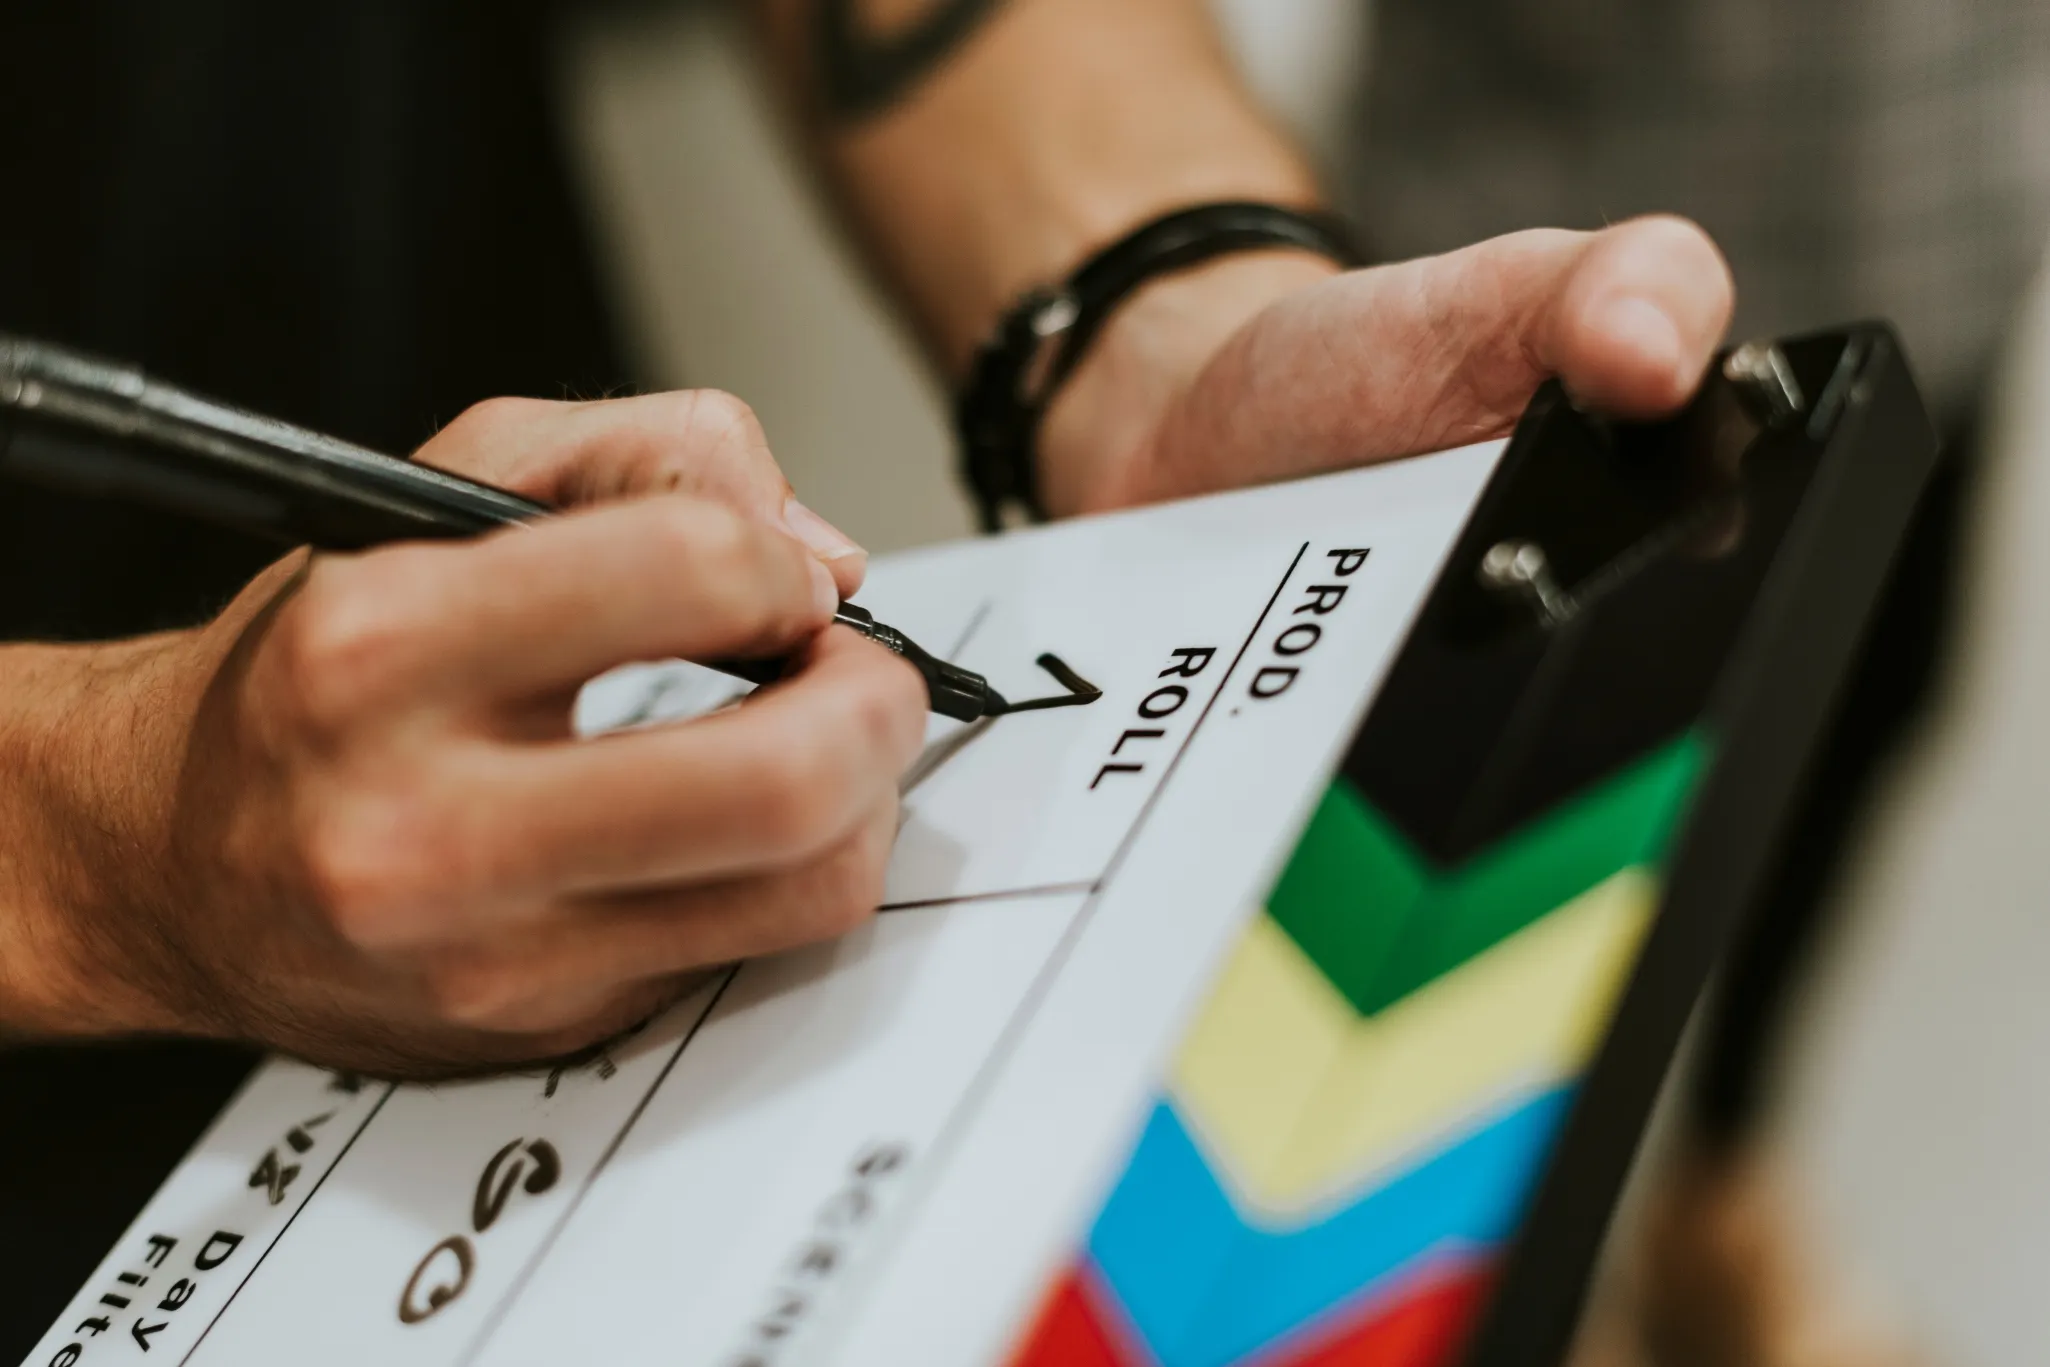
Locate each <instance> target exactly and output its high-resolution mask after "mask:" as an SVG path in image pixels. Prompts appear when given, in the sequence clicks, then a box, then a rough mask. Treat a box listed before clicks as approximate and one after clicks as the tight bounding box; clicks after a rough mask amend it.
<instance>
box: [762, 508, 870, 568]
mask: <svg viewBox="0 0 2050 1367" xmlns="http://www.w3.org/2000/svg"><path fill="white" fill-rule="evenodd" d="M783 525H784V526H786V527H788V528H789V529H790V534H791V535H792V536H794V537H796V538H797V539H798V540H799V541H802V542H803V543H804V544H805V545H807V546H809V547H811V551H812V554H813V555H816V556H817V557H818V558H819V559H821V560H844V559H846V558H847V557H848V556H850V555H860V556H866V555H867V554H868V552H867V551H865V550H863V549H862V548H861V547H859V546H857V545H855V544H854V542H853V541H852V540H850V539H849V538H848V536H847V534H846V533H845V532H843V531H841V530H840V529H839V528H838V527H835V526H834V525H833V524H832V523H830V522H828V521H826V519H824V518H823V517H820V516H819V515H818V514H817V513H815V512H813V511H812V510H811V509H809V508H807V507H805V506H804V505H803V504H802V503H799V502H798V501H797V500H796V499H794V498H793V499H787V500H785V502H784V504H783Z"/></svg>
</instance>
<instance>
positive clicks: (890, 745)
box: [836, 647, 927, 765]
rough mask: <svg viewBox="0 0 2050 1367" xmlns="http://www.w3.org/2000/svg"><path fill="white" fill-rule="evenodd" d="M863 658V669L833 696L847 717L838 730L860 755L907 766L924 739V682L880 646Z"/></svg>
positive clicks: (925, 699) (925, 700)
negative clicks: (859, 748)
mask: <svg viewBox="0 0 2050 1367" xmlns="http://www.w3.org/2000/svg"><path fill="white" fill-rule="evenodd" d="M864 655H865V656H866V657H867V658H866V659H865V667H864V668H863V669H862V670H861V671H860V673H859V675H858V676H857V677H855V678H853V679H849V680H848V681H847V686H846V687H844V688H841V689H839V690H838V691H837V694H836V696H837V697H838V698H839V700H840V705H841V707H842V708H843V709H844V710H845V712H846V714H847V715H846V717H845V719H844V720H843V721H842V723H841V726H842V728H843V730H844V732H845V733H846V734H848V735H850V736H852V737H855V738H858V740H859V741H860V743H861V745H862V747H863V750H864V752H865V753H867V754H870V755H880V756H884V757H886V759H887V762H888V763H890V764H892V765H895V764H897V763H899V762H900V761H903V762H908V761H909V759H910V757H911V755H912V753H913V752H914V751H915V750H916V749H917V746H918V743H919V742H920V741H921V740H922V739H923V738H924V736H925V713H926V702H927V698H926V689H925V683H924V681H923V680H922V679H920V678H919V676H918V673H917V671H916V670H913V669H910V668H908V667H906V666H905V664H904V663H903V662H902V661H900V660H897V659H895V658H894V657H892V656H890V655H889V654H888V652H886V651H883V650H882V649H881V648H880V647H876V648H874V649H872V650H871V651H867V652H864Z"/></svg>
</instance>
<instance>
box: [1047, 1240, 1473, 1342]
mask: <svg viewBox="0 0 2050 1367" xmlns="http://www.w3.org/2000/svg"><path fill="white" fill-rule="evenodd" d="M1492 1277H1493V1268H1492V1267H1491V1266H1490V1265H1489V1264H1488V1263H1486V1262H1481V1261H1472V1262H1465V1261H1462V1262H1457V1263H1453V1264H1451V1265H1449V1266H1446V1267H1442V1268H1438V1269H1433V1270H1430V1271H1427V1272H1424V1273H1423V1274H1422V1275H1421V1277H1420V1278H1419V1280H1420V1282H1421V1284H1420V1285H1418V1286H1416V1287H1414V1288H1413V1289H1411V1290H1409V1291H1408V1292H1407V1293H1406V1294H1404V1295H1402V1296H1401V1298H1400V1299H1398V1300H1396V1301H1395V1302H1393V1303H1392V1304H1391V1303H1389V1302H1388V1301H1385V1300H1379V1299H1377V1300H1375V1301H1373V1302H1371V1303H1370V1304H1369V1305H1367V1306H1366V1307H1365V1309H1364V1311H1363V1312H1362V1313H1361V1314H1359V1315H1358V1317H1356V1318H1354V1319H1352V1320H1351V1322H1350V1323H1347V1322H1345V1321H1344V1320H1340V1322H1339V1323H1338V1324H1336V1325H1334V1326H1332V1327H1331V1328H1330V1329H1327V1330H1325V1331H1323V1332H1321V1333H1314V1334H1312V1335H1309V1336H1307V1337H1308V1338H1309V1342H1307V1343H1305V1342H1303V1341H1301V1340H1298V1341H1296V1342H1294V1343H1291V1344H1288V1345H1286V1346H1285V1347H1282V1348H1280V1349H1278V1350H1277V1349H1269V1350H1267V1351H1266V1352H1264V1353H1262V1354H1260V1355H1259V1356H1258V1357H1257V1358H1255V1359H1253V1360H1252V1361H1253V1362H1254V1363H1257V1364H1258V1367H1443V1364H1445V1363H1448V1362H1450V1361H1452V1358H1453V1355H1454V1354H1455V1353H1457V1352H1458V1351H1459V1349H1460V1347H1461V1346H1462V1345H1464V1343H1465V1342H1466V1335H1467V1331H1468V1330H1470V1329H1471V1328H1472V1327H1473V1322H1474V1319H1475V1318H1476V1317H1477V1316H1478V1315H1479V1314H1480V1309H1481V1305H1482V1303H1483V1301H1484V1300H1485V1299H1486V1296H1487V1291H1488V1284H1489V1282H1490V1281H1491V1280H1492ZM1062 1360H1063V1359H1056V1358H1047V1359H1045V1361H1046V1362H1047V1363H1052V1362H1055V1361H1062ZM1076 1360H1077V1361H1081V1360H1082V1359H1076ZM1109 1361H1110V1362H1111V1363H1112V1367H1122V1365H1121V1364H1117V1363H1115V1360H1109ZM1034 1367H1038V1365H1037V1364H1034Z"/></svg>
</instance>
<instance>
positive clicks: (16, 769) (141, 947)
mask: <svg viewBox="0 0 2050 1367" xmlns="http://www.w3.org/2000/svg"><path fill="white" fill-rule="evenodd" d="M185 640H186V638H185V637H183V636H175V635H174V636H158V637H148V638H144V639H141V640H137V641H128V642H121V643H118V644H113V645H104V646H20V647H14V648H10V649H9V650H7V651H6V652H4V653H5V655H6V656H7V657H10V658H8V659H7V663H6V668H5V670H4V675H5V679H6V691H7V694H8V696H9V698H10V699H11V703H10V705H9V706H8V707H7V710H6V713H5V715H4V717H0V775H4V778H0V784H4V788H5V792H6V798H5V806H6V812H5V815H4V817H0V820H4V822H5V836H6V849H5V851H4V852H0V1029H4V1030H5V1031H6V1032H8V1033H10V1034H22V1035H46V1036H89V1035H114V1034H123V1033H134V1032H142V1031H160V1030H170V1029H174V1028H176V1027H177V1025H178V1024H179V1021H178V1019H177V1013H176V1012H175V1010H174V1009H173V1007H172V1005H171V1003H172V1002H173V1000H174V999H175V998H174V994H173V993H171V992H169V991H167V983H166V977H167V970H166V963H165V958H166V956H165V954H164V948H165V940H166V935H165V929H164V919H163V916H162V914H161V910H160V909H161V908H163V907H164V906H165V905H166V904H167V902H168V899H169V896H170V894H169V889H168V882H169V879H168V873H169V870H168V868H167V863H168V858H167V856H168V853H169V851H168V849H167V847H166V846H167V842H166V841H165V839H164V832H165V830H166V823H165V821H164V820H163V819H162V812H163V810H164V809H166V808H167V807H168V805H169V803H170V800H171V794H172V793H173V792H175V786H176V783H177V761H176V754H175V749H176V748H175V745H173V744H171V743H170V741H171V734H170V733H172V732H174V731H176V730H177V729H179V728H178V727H177V724H176V722H175V720H173V719H172V718H170V717H168V716H167V715H166V714H167V713H171V712H178V711H183V710H185V709H183V708H182V707H181V700H182V693H183V691H184V690H182V689H181V688H180V687H179V682H180V675H181V673H182V671H180V670H179V669H178V667H177V660H178V657H179V656H180V655H181V653H182V652H181V649H180V647H181V645H182V644H183V643H184V641H185Z"/></svg>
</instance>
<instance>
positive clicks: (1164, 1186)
mask: <svg viewBox="0 0 2050 1367" xmlns="http://www.w3.org/2000/svg"><path fill="white" fill-rule="evenodd" d="M1572 1095H1573V1089H1572V1088H1571V1087H1570V1086H1568V1087H1558V1088H1554V1089H1551V1090H1548V1091H1545V1092H1540V1093H1537V1094H1536V1095H1533V1096H1530V1097H1528V1098H1526V1099H1524V1100H1523V1101H1521V1102H1520V1103H1519V1104H1517V1105H1515V1106H1514V1107H1513V1108H1512V1109H1509V1110H1507V1111H1505V1112H1503V1113H1501V1114H1500V1115H1499V1116H1498V1118H1496V1119H1495V1120H1493V1121H1491V1122H1490V1123H1488V1124H1486V1125H1484V1126H1483V1127H1481V1128H1479V1129H1477V1130H1474V1131H1472V1132H1470V1133H1468V1134H1467V1135H1466V1136H1465V1137H1463V1138H1461V1139H1459V1140H1457V1141H1455V1142H1453V1143H1451V1144H1449V1145H1447V1146H1445V1147H1444V1148H1442V1149H1439V1150H1438V1151H1436V1152H1435V1153H1433V1154H1431V1155H1430V1156H1429V1157H1427V1158H1425V1159H1423V1160H1422V1161H1421V1162H1419V1163H1417V1164H1416V1165H1415V1166H1413V1167H1411V1168H1410V1169H1409V1170H1407V1171H1406V1172H1403V1173H1401V1174H1400V1175H1398V1176H1395V1177H1393V1178H1391V1179H1390V1180H1389V1181H1388V1182H1386V1183H1384V1184H1383V1185H1381V1186H1379V1187H1377V1188H1375V1189H1374V1190H1372V1191H1370V1192H1367V1193H1365V1194H1363V1195H1361V1196H1359V1197H1358V1198H1356V1199H1354V1200H1353V1201H1351V1202H1350V1203H1348V1204H1347V1205H1345V1206H1344V1207H1343V1208H1341V1209H1339V1210H1336V1211H1333V1212H1330V1213H1328V1214H1326V1215H1324V1216H1322V1217H1320V1218H1314V1219H1312V1220H1310V1221H1308V1222H1305V1223H1302V1224H1298V1225H1295V1226H1292V1227H1289V1228H1283V1229H1275V1228H1261V1227H1257V1226H1254V1225H1251V1224H1248V1223H1247V1220H1246V1218H1245V1217H1244V1216H1242V1215H1241V1214H1240V1212H1239V1211H1238V1210H1237V1209H1236V1208H1235V1207H1234V1206H1233V1205H1232V1203H1231V1199H1230V1197H1229V1196H1228V1195H1227V1194H1226V1193H1225V1191H1224V1189H1223V1188H1222V1187H1221V1186H1219V1184H1218V1182H1217V1179H1216V1178H1215V1177H1214V1176H1213V1175H1212V1173H1211V1170H1210V1167H1209V1165H1208V1164H1207V1163H1206V1162H1205V1161H1204V1158H1203V1155H1202V1153H1201V1152H1200V1151H1199V1150H1198V1149H1197V1147H1196V1145H1195V1142H1194V1141H1193V1140H1192V1139H1191V1138H1190V1136H1189V1132H1188V1130H1187V1129H1186V1128H1185V1127H1184V1126H1183V1124H1182V1121H1181V1118H1180V1117H1179V1116H1177V1115H1176V1114H1175V1112H1174V1108H1173V1107H1172V1106H1171V1105H1169V1104H1168V1103H1167V1102H1164V1101H1163V1102H1161V1103H1159V1104H1157V1105H1156V1106H1155V1108H1154V1111H1153V1114H1152V1116H1151V1118H1150V1119H1149V1120H1148V1121H1147V1124H1146V1129H1145V1132H1144V1133H1143V1134H1142V1135H1141V1136H1140V1139H1139V1145H1138V1147H1137V1149H1136V1150H1134V1152H1133V1154H1132V1158H1131V1161H1130V1162H1129V1163H1128V1164H1127V1165H1126V1168H1125V1173H1124V1177H1123V1178H1122V1179H1121V1180H1120V1182H1119V1183H1118V1186H1117V1189H1116V1190H1115V1191H1114V1192H1112V1193H1111V1196H1110V1199H1109V1200H1108V1201H1107V1202H1106V1203H1105V1204H1104V1207H1103V1211H1102V1213H1101V1214H1100V1215H1098V1217H1097V1220H1096V1227H1095V1229H1094V1230H1093V1231H1091V1233H1090V1237H1089V1253H1090V1255H1091V1256H1092V1257H1093V1258H1094V1259H1095V1261H1096V1264H1097V1266H1098V1267H1099V1268H1101V1269H1102V1271H1103V1274H1104V1278H1105V1280H1106V1281H1107V1282H1108V1283H1109V1284H1110V1286H1111V1288H1112V1289H1113V1290H1114V1291H1115V1292H1116V1294H1117V1297H1118V1300H1119V1301H1120V1302H1121V1303H1122V1304H1123V1306H1124V1309H1125V1311H1126V1313H1127V1314H1129V1315H1130V1317H1131V1320H1132V1323H1133V1325H1134V1327H1136V1328H1137V1329H1138V1331H1139V1333H1140V1335H1141V1336H1142V1337H1143V1338H1144V1339H1145V1341H1146V1344H1147V1346H1148V1347H1149V1348H1151V1349H1152V1351H1153V1353H1154V1355H1155V1356H1156V1357H1157V1358H1158V1359H1159V1361H1160V1363H1161V1367H1225V1364H1228V1363H1231V1362H1234V1361H1237V1360H1238V1359H1240V1358H1242V1357H1243V1356H1245V1355H1246V1354H1247V1353H1250V1352H1252V1351H1254V1350H1255V1349H1257V1348H1260V1347H1262V1346H1263V1345H1265V1344H1267V1343H1269V1342H1271V1341H1273V1340H1274V1339H1276V1338H1278V1337H1280V1336H1281V1335H1283V1334H1285V1333H1287V1332H1289V1331H1290V1330H1293V1329H1295V1328H1297V1327H1298V1326H1300V1325H1302V1324H1303V1323H1304V1322H1306V1321H1308V1320H1309V1319H1311V1318H1313V1317H1314V1316H1317V1315H1320V1314H1322V1313H1324V1312H1325V1311H1327V1310H1329V1309H1331V1308H1332V1307H1334V1306H1336V1305H1338V1304H1339V1303H1341V1302H1343V1301H1347V1300H1351V1299H1353V1298H1355V1297H1357V1296H1361V1295H1369V1294H1372V1293H1373V1291H1374V1290H1375V1289H1376V1287H1377V1285H1378V1284H1380V1283H1382V1282H1383V1280H1384V1279H1385V1278H1387V1277H1389V1276H1391V1275H1392V1274H1396V1273H1399V1272H1401V1271H1402V1270H1403V1269H1404V1268H1405V1267H1407V1266H1409V1265H1410V1264H1412V1263H1414V1262H1415V1261H1416V1260H1417V1259H1419V1258H1422V1257H1425V1256H1427V1255H1430V1254H1443V1253H1457V1252H1461V1251H1469V1250H1485V1249H1488V1248H1490V1247H1491V1246H1493V1245H1495V1244H1498V1243H1500V1242H1501V1241H1502V1240H1503V1239H1504V1238H1505V1237H1506V1236H1507V1235H1508V1233H1509V1232H1510V1229H1511V1227H1512V1226H1513V1225H1514V1223H1515V1220H1516V1218H1517V1216H1518V1215H1519V1214H1520V1213H1521V1211H1522V1209H1523V1205H1524V1203H1525V1201H1526V1200H1528V1199H1529V1196H1530V1193H1531V1186H1532V1184H1533V1183H1534V1182H1535V1181H1536V1179H1537V1175H1538V1170H1539V1167H1540V1165H1541V1164H1542V1162H1543V1160H1544V1158H1545V1155H1546V1153H1547V1151H1548V1150H1549V1148H1550V1145H1551V1141H1552V1139H1553V1137H1554V1135H1555V1134H1556V1133H1557V1131H1558V1128H1559V1126H1560V1124H1561V1123H1562V1122H1563V1120H1564V1119H1565V1116H1566V1111H1567V1107H1568V1105H1569V1104H1570V1102H1571V1100H1572Z"/></svg>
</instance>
